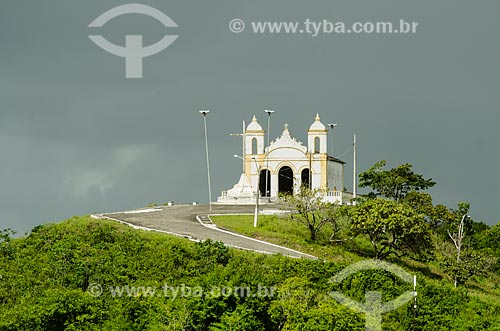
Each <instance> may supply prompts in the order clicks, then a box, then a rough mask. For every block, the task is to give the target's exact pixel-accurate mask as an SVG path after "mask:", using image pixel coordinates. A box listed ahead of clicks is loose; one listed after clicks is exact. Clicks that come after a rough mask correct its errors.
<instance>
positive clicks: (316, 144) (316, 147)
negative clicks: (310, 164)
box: [314, 137, 320, 153]
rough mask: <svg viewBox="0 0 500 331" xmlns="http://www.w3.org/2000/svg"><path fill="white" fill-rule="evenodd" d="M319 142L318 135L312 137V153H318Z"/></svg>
mask: <svg viewBox="0 0 500 331" xmlns="http://www.w3.org/2000/svg"><path fill="white" fill-rule="evenodd" d="M319 144H320V140H319V137H316V138H314V153H319V150H320V149H319V147H320V146H319Z"/></svg>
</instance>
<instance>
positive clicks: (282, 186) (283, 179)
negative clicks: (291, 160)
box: [278, 166, 293, 194]
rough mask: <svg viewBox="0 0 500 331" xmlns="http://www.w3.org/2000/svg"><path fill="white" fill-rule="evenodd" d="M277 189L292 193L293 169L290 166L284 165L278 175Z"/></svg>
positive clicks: (280, 191)
mask: <svg viewBox="0 0 500 331" xmlns="http://www.w3.org/2000/svg"><path fill="white" fill-rule="evenodd" d="M278 178H279V179H278V191H279V193H284V194H293V171H292V168H290V167H288V166H284V167H282V168H281V169H280V171H279V175H278Z"/></svg>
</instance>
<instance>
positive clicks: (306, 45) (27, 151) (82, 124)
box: [0, 0, 500, 232]
mask: <svg viewBox="0 0 500 331" xmlns="http://www.w3.org/2000/svg"><path fill="white" fill-rule="evenodd" d="M125 3H126V2H121V1H97V0H92V1H68V0H45V1H27V0H16V1H7V0H4V1H2V3H1V4H0V157H1V163H0V164H1V166H0V228H5V227H12V228H14V229H16V230H18V231H20V232H24V231H28V230H29V229H31V228H32V227H33V226H34V225H37V224H40V223H44V222H47V221H59V220H62V219H64V218H67V217H69V216H72V215H81V214H86V213H91V212H96V211H115V210H124V209H132V208H137V207H141V206H144V205H146V204H148V203H150V202H157V203H163V202H166V201H168V200H174V201H176V202H190V201H199V202H205V203H206V202H207V193H206V168H205V159H204V156H205V155H204V147H205V146H204V140H203V139H204V138H203V123H202V118H201V116H200V115H199V114H198V109H201V108H208V109H210V110H211V113H210V115H209V118H208V130H209V144H210V153H211V155H210V157H211V169H212V187H213V195H214V196H218V195H219V194H220V191H221V190H222V189H227V188H230V187H232V185H234V183H235V182H236V181H237V179H238V178H239V174H240V163H239V161H238V160H237V159H235V158H233V154H238V153H240V144H241V141H240V140H238V139H237V138H235V137H230V136H229V133H231V132H239V130H241V121H242V120H246V121H247V122H248V121H249V120H250V119H251V117H252V115H253V114H256V115H257V117H258V118H259V120H260V122H261V124H262V125H263V126H265V124H266V117H265V114H264V112H263V110H264V109H266V108H272V109H275V110H276V113H275V114H274V115H273V118H272V129H271V137H272V138H275V137H276V136H278V135H279V134H280V133H281V130H282V128H283V124H284V123H285V122H287V123H289V128H290V132H291V133H292V135H294V136H295V137H296V138H298V139H299V140H302V141H305V140H306V139H305V138H306V130H307V128H308V127H309V125H310V124H311V123H312V121H313V120H314V116H315V114H316V113H317V112H318V113H319V114H320V116H321V118H322V120H323V122H324V123H325V124H326V123H330V122H337V123H339V126H338V127H337V128H336V133H335V155H336V156H339V155H341V154H342V153H343V152H345V151H347V152H345V153H344V154H342V155H341V156H340V157H341V158H342V159H344V160H345V161H347V162H348V164H347V165H346V186H347V188H348V189H349V190H351V189H352V185H351V182H352V180H351V178H352V170H351V166H352V152H351V151H350V150H349V148H350V147H351V143H352V134H353V133H354V132H356V133H357V136H358V169H359V170H360V171H362V170H366V169H367V168H369V167H370V166H371V165H372V164H373V163H375V162H376V161H378V160H381V159H386V160H388V163H389V165H390V166H391V167H392V166H396V165H398V164H401V163H405V162H409V163H412V164H414V167H415V170H416V171H417V172H420V173H422V174H423V175H424V176H425V177H431V178H433V179H434V180H435V181H437V183H438V184H437V185H436V186H435V188H433V189H432V190H431V191H430V192H431V193H432V195H433V197H434V200H435V202H436V203H444V204H446V205H448V206H450V207H454V206H456V204H457V203H458V202H459V201H470V202H471V204H472V210H471V214H472V216H473V217H474V219H476V220H483V221H485V222H487V223H489V224H494V223H496V222H498V220H499V219H500V212H499V207H498V202H500V193H499V190H498V187H499V186H500V185H499V184H500V179H499V177H498V176H497V169H498V164H499V163H500V153H499V152H498V150H499V147H498V145H499V142H500V130H498V126H499V122H500V93H499V91H500V76H499V73H500V63H499V62H500V60H499V59H500V56H499V55H500V39H499V37H498V36H499V32H500V20H499V19H498V13H499V12H500V2H498V1H485V0H479V1H464V0H443V1H430V0H425V1H401V0H394V1H387V0H377V1H373V0H370V1H368V0H363V1H361V0H360V1H347V0H345V1H314V2H305V1H290V0H286V1H285V0H273V1H245V2H243V1H198V2H196V1H180V0H179V1H142V2H141V3H143V4H146V5H149V6H153V7H155V8H157V9H159V10H160V11H162V12H164V13H165V14H167V15H168V16H169V17H170V18H172V19H173V20H174V21H175V22H176V23H177V24H178V26H179V27H178V28H168V29H165V27H163V26H162V25H161V24H160V23H159V22H158V21H156V20H154V19H152V18H149V17H147V16H144V15H126V16H122V17H118V18H115V19H113V20H112V21H110V22H108V23H107V24H106V25H105V26H104V27H102V28H99V29H97V30H98V31H97V30H96V29H95V28H92V29H91V28H88V25H89V23H90V22H91V21H93V20H94V19H95V18H96V17H97V16H99V15H100V14H101V13H103V12H105V11H107V10H108V9H111V8H113V7H115V6H117V5H121V4H125ZM234 18H240V19H243V20H245V21H246V22H251V21H304V20H305V19H307V18H309V19H311V20H316V21H321V20H323V19H328V20H330V21H345V22H350V23H352V22H354V21H393V22H399V20H400V19H404V20H406V21H416V22H419V27H418V30H417V33H416V34H414V35H375V34H371V35H366V34H365V35H353V34H349V35H318V36H316V37H312V36H310V35H307V34H295V35H291V34H288V35H287V34H266V35H257V34H253V33H251V32H250V31H248V29H249V26H248V25H249V23H248V24H247V30H245V31H244V32H242V33H240V34H234V33H232V32H231V31H230V30H229V28H228V23H229V21H231V20H232V19H234ZM165 33H167V34H178V35H179V38H178V39H177V40H176V41H175V42H174V43H173V44H172V45H171V46H170V47H168V48H167V49H166V50H164V51H163V52H161V53H159V54H156V55H154V56H151V57H148V58H146V59H144V77H143V79H125V77H124V70H125V65H124V60H123V59H122V58H119V57H117V56H114V55H111V54H109V53H106V52H105V51H103V50H102V49H100V48H99V47H98V46H96V45H95V44H94V43H93V42H92V41H90V39H89V38H88V35H89V34H102V35H103V36H104V37H105V38H107V39H109V40H110V41H111V42H113V43H115V44H119V45H124V40H125V35H127V34H128V35H130V34H138V35H143V36H144V43H145V44H146V45H149V44H152V43H155V42H156V41H158V40H159V39H161V38H162V37H163V36H164V35H165ZM329 141H330V140H329Z"/></svg>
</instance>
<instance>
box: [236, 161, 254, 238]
mask: <svg viewBox="0 0 500 331" xmlns="http://www.w3.org/2000/svg"><path fill="white" fill-rule="evenodd" d="M233 156H234V157H235V158H238V159H242V160H243V161H245V159H244V158H242V157H241V156H239V155H236V154H234V155H233ZM252 160H254V162H255V166H256V168H257V190H256V191H257V192H256V193H257V194H256V197H255V212H254V215H253V227H254V228H256V227H257V220H258V217H259V196H260V166H259V164H258V163H257V160H256V159H255V157H252Z"/></svg>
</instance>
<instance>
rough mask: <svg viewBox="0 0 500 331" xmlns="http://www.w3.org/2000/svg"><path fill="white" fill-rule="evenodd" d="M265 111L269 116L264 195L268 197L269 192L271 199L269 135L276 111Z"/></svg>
mask: <svg viewBox="0 0 500 331" xmlns="http://www.w3.org/2000/svg"><path fill="white" fill-rule="evenodd" d="M264 111H265V112H266V113H267V115H269V116H268V117H267V154H266V190H265V192H264V195H265V196H266V197H267V196H268V195H267V194H268V192H269V197H271V190H270V188H269V133H270V130H271V114H272V113H274V110H272V109H264ZM259 178H260V176H259Z"/></svg>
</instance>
